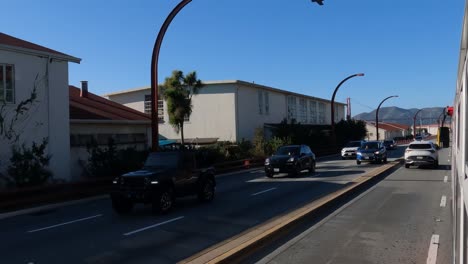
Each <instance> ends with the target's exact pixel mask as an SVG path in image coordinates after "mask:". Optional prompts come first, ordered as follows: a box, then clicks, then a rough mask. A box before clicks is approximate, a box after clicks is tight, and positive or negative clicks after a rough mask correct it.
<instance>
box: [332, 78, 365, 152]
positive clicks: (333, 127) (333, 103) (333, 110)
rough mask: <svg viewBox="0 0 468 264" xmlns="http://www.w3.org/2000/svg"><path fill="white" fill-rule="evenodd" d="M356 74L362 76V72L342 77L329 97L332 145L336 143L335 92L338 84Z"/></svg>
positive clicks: (338, 86)
mask: <svg viewBox="0 0 468 264" xmlns="http://www.w3.org/2000/svg"><path fill="white" fill-rule="evenodd" d="M356 76H364V73H356V74H353V75H350V76H348V77H346V78H344V79H343V80H342V81H341V82H340V83H339V84H338V85H337V86H336V88H335V90H334V91H333V95H332V99H331V129H332V140H333V146H334V145H336V135H335V96H336V92H338V89H339V88H340V86H341V85H342V84H343V83H344V82H346V81H347V80H349V79H351V78H353V77H356Z"/></svg>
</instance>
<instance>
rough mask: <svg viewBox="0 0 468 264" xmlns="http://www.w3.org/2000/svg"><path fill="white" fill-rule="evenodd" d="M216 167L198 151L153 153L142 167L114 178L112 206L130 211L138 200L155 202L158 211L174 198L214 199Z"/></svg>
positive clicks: (168, 204)
mask: <svg viewBox="0 0 468 264" xmlns="http://www.w3.org/2000/svg"><path fill="white" fill-rule="evenodd" d="M215 186H216V181H215V177H214V168H213V167H212V166H210V165H209V164H208V162H207V159H206V155H204V153H202V152H198V151H189V150H187V151H170V152H154V153H150V154H149V156H148V158H147V159H146V161H145V164H144V167H143V168H142V169H141V170H138V171H134V172H129V173H126V174H124V175H122V176H120V177H117V178H116V179H115V180H114V181H113V188H112V192H111V199H112V207H113V208H114V210H115V211H116V212H117V213H119V214H124V213H128V212H130V211H131V210H132V208H133V205H134V204H135V203H145V204H152V206H153V210H154V211H156V212H161V213H166V212H168V211H169V210H170V209H171V208H172V206H173V204H174V200H175V197H180V196H187V195H198V199H199V200H200V201H211V200H213V198H214V193H215Z"/></svg>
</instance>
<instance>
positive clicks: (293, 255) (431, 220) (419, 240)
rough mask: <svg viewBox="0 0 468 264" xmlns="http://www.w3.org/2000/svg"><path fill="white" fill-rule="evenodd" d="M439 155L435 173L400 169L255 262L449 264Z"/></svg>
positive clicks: (444, 153) (445, 168)
mask: <svg viewBox="0 0 468 264" xmlns="http://www.w3.org/2000/svg"><path fill="white" fill-rule="evenodd" d="M439 155H440V157H439V159H440V164H441V166H440V168H439V169H437V170H434V169H430V168H416V167H411V168H409V169H405V168H404V167H401V168H400V169H398V170H397V171H396V172H394V173H392V174H391V175H389V176H388V177H386V178H385V179H384V180H383V181H381V182H379V183H378V184H377V185H375V186H374V187H373V188H371V189H370V190H368V191H367V192H365V193H363V194H362V195H360V196H359V197H357V198H355V199H354V200H353V201H351V202H349V203H348V204H347V205H345V206H343V207H342V208H340V209H339V210H337V211H336V212H335V213H333V214H332V215H330V216H328V217H327V218H325V219H324V220H322V221H321V222H320V223H318V224H316V225H314V226H312V227H310V228H309V229H308V230H307V231H305V232H303V233H301V234H300V235H298V236H296V237H295V238H293V239H291V240H290V241H288V242H286V243H284V244H283V245H281V246H280V247H278V248H277V249H270V251H271V253H270V254H268V255H266V256H264V258H262V259H261V260H260V261H258V263H260V264H265V263H270V264H273V263H319V264H320V263H324V264H325V263H326V264H333V263H343V264H353V263H356V264H367V263H382V264H385V263H451V260H452V259H451V254H452V245H451V242H452V241H451V239H452V229H451V223H452V219H451V204H452V203H451V187H450V186H451V184H450V165H449V164H450V162H448V160H449V156H448V155H449V149H441V150H440V151H439ZM436 236H437V238H438V239H439V241H438V243H431V239H434V238H435V237H436ZM435 254H436V255H435ZM429 256H430V260H436V262H430V261H428V258H429ZM426 261H428V262H426ZM251 262H254V261H253V260H251Z"/></svg>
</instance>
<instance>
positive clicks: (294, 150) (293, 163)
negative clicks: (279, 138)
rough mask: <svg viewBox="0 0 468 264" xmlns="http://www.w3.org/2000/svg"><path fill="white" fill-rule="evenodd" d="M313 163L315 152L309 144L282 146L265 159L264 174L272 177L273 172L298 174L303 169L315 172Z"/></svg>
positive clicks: (314, 163)
mask: <svg viewBox="0 0 468 264" xmlns="http://www.w3.org/2000/svg"><path fill="white" fill-rule="evenodd" d="M315 165H316V161H315V154H314V153H313V152H312V150H311V149H310V148H309V146H307V145H290V146H282V147H279V148H278V150H277V151H276V152H275V154H273V155H272V156H271V157H269V158H267V159H266V160H265V174H266V176H267V177H270V178H272V177H273V176H274V175H275V174H277V173H284V172H287V173H290V174H293V175H298V174H300V173H301V172H302V171H303V170H305V169H307V170H309V172H315Z"/></svg>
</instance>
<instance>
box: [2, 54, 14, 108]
mask: <svg viewBox="0 0 468 264" xmlns="http://www.w3.org/2000/svg"><path fill="white" fill-rule="evenodd" d="M0 67H1V71H2V75H1V76H2V77H3V80H0V82H2V86H1V87H2V88H1V90H0V92H3V97H2V98H3V99H0V102H4V103H7V104H14V103H15V101H16V100H15V99H16V93H15V92H16V91H15V90H16V89H15V86H16V85H15V84H16V83H15V65H14V64H8V63H0ZM7 67H11V89H7ZM2 90H3V91H2ZM7 90H11V101H7Z"/></svg>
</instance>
